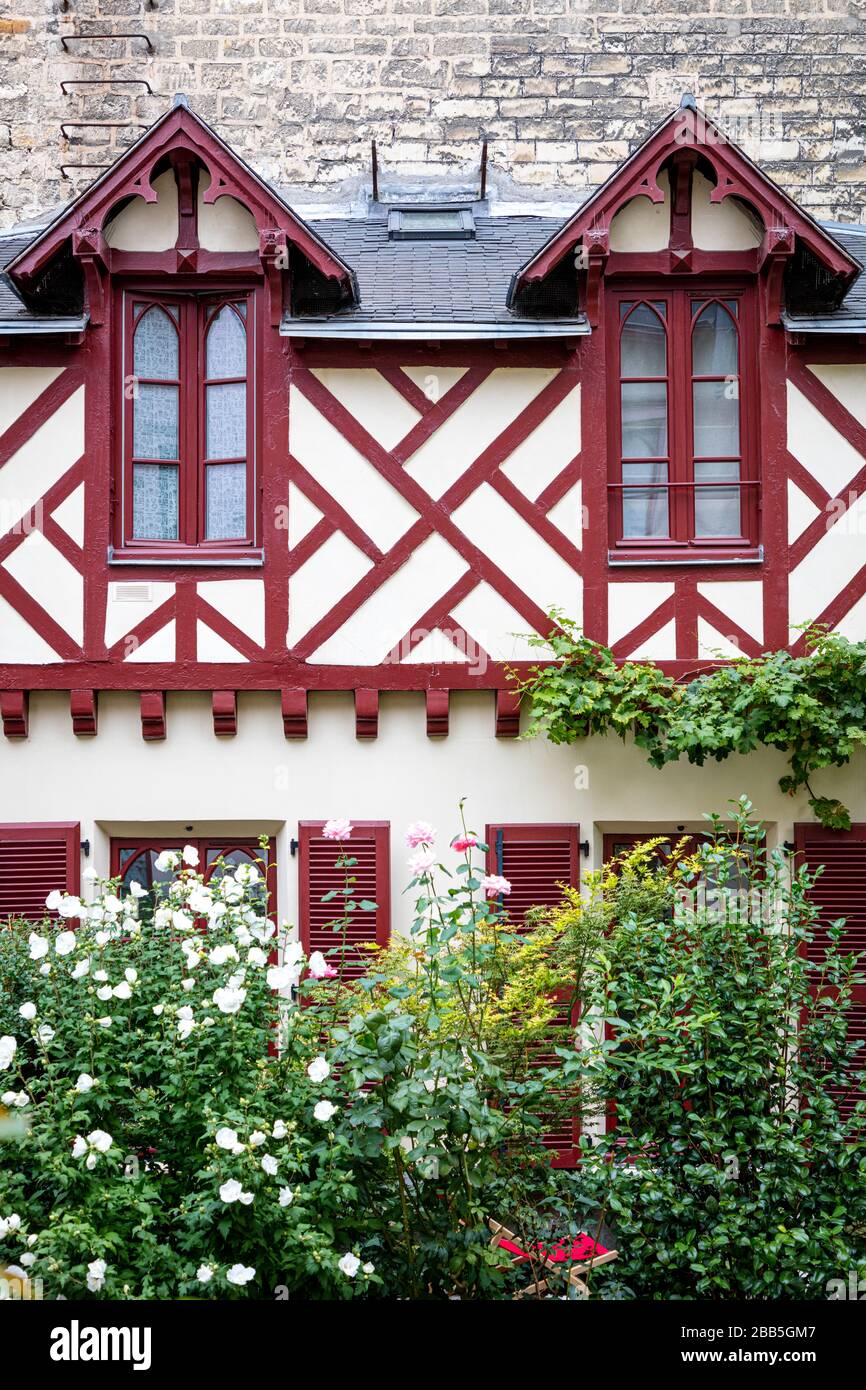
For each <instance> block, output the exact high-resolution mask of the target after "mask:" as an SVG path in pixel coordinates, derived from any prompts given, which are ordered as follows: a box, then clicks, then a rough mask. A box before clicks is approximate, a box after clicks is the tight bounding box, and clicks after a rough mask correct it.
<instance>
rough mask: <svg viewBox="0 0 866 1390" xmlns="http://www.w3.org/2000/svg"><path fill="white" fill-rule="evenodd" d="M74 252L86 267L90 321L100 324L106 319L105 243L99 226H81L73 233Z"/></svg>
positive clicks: (85, 278) (85, 277) (85, 275)
mask: <svg viewBox="0 0 866 1390" xmlns="http://www.w3.org/2000/svg"><path fill="white" fill-rule="evenodd" d="M72 254H73V256H74V257H75V259H76V260H77V261H80V262H81V265H82V267H83V269H84V283H85V286H86V289H87V308H88V311H89V313H90V322H91V323H93V324H100V323H103V322H104V319H105V292H104V275H105V243H104V242H103V240H102V233H101V231H100V230H99V228H98V227H79V228H78V229H77V230H76V231H74V232H73V233H72Z"/></svg>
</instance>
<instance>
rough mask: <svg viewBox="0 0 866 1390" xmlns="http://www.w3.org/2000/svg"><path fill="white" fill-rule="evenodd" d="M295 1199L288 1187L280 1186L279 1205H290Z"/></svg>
mask: <svg viewBox="0 0 866 1390" xmlns="http://www.w3.org/2000/svg"><path fill="white" fill-rule="evenodd" d="M294 1200H295V1194H294V1192H293V1191H292V1189H291V1188H290V1187H281V1188H280V1206H281V1207H290V1206H291V1205H292V1202H293V1201H294Z"/></svg>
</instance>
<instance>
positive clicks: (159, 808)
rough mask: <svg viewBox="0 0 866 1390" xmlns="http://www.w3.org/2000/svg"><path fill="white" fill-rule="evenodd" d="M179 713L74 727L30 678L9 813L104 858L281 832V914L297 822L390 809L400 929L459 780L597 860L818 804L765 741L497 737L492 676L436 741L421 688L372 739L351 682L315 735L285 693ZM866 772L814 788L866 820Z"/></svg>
mask: <svg viewBox="0 0 866 1390" xmlns="http://www.w3.org/2000/svg"><path fill="white" fill-rule="evenodd" d="M167 714H168V737H167V739H166V740H165V742H164V743H144V742H143V740H142V738H141V731H140V723H139V711H138V698H137V696H136V695H134V694H103V695H101V697H100V704H99V733H98V734H97V736H96V737H95V738H89V739H79V738H76V737H75V736H74V734H73V733H72V726H71V720H70V717H69V700H68V696H67V695H62V694H56V693H46V694H34V695H33V696H32V697H31V706H30V738H29V739H28V740H27V741H24V742H15V741H10V740H2V741H0V821H25V822H27V821H33V822H37V821H50V820H80V822H81V835H82V839H89V840H90V841H91V845H92V850H91V858H90V861H89V862H90V863H91V864H93V865H94V866H95V868H96V869H97V870H98V871H99V872H100V873H106V872H107V870H108V864H109V844H110V837H111V835H112V834H134V833H141V834H145V835H157V834H159V833H171V834H180V835H182V834H185V833H188V834H190V835H193V834H194V835H196V836H205V835H208V834H209V833H211V832H214V833H218V834H221V833H223V832H225V831H229V830H230V831H232V832H234V833H236V834H238V835H240V834H248V835H256V834H259V833H261V832H263V831H267V832H269V833H272V834H274V835H276V840H277V859H278V907H279V912H280V914H281V916H283V917H285V918H288V919H289V920H291V921H293V922H296V921H297V866H296V861H294V860H293V859H292V858H291V856H290V854H289V841H290V840H291V839H292V838H294V837H295V836H296V835H297V825H298V821H299V820H316V819H324V818H326V817H329V816H335V815H340V816H342V815H346V816H349V817H353V818H355V819H358V820H374V819H384V820H388V821H390V822H391V826H392V835H391V854H392V919H393V924H394V927H395V929H398V930H400V929H402V930H405V929H406V927H407V925H408V921H409V915H410V911H409V909H410V903H409V900H408V899H407V898H406V897H404V896H403V889H404V887H405V883H406V879H407V873H406V858H407V851H406V850H405V848H404V845H403V831H404V829H405V827H406V825H407V824H408V823H409V822H410V821H411V820H415V819H418V818H423V819H425V820H430V821H432V822H433V824H434V825H435V826H436V827H437V828H438V830H439V832H440V843H441V844H447V842H448V840H449V839H450V838H451V836H452V835H453V834H454V833H455V832H456V830H457V829H458V821H457V811H456V803H457V801H458V799H459V798H460V797H462V796H465V797H466V798H467V814H468V817H469V820H470V822H471V824H472V826H473V827H474V828H475V829H478V830H481V831H483V829H484V826H485V824H486V823H487V822H490V821H506V822H509V821H571V822H573V821H577V822H578V823H579V824H580V827H581V838H587V839H589V841H590V847H591V853H590V857H589V858H588V859H584V860H583V865H584V867H585V868H592V867H594V866H595V867H597V866H598V865H599V863H600V862H601V856H602V836H603V833H604V832H605V831H606V830H629V829H631V830H638V829H653V828H659V829H670V828H672V827H673V828H676V827H678V826H680V825H683V826H685V827H686V829H699V828H700V827H701V825H702V824H703V822H702V813H703V812H704V811H710V810H718V811H720V812H725V810H726V808H727V805H728V802H729V800H730V799H731V798H736V797H738V796H740V795H741V794H742V793H746V794H748V795H749V796H750V797H751V799H752V801H753V802H754V805H755V814H756V815H758V816H760V817H762V818H763V819H765V820H766V822H767V823H768V827H769V836H770V841H771V843H773V844H776V843H779V842H780V841H783V840H785V839H789V838H791V836H792V833H793V823H794V821H795V820H811V819H813V817H812V816H811V814H810V812H809V808H808V805H807V801H806V796H805V795H802V796H799V797H797V798H796V799H794V800H791V799H790V798H787V797H784V796H782V794H781V793H780V792H779V790H778V786H777V780H778V777H779V776H780V775H781V774H782V773H783V772H784V768H785V764H784V760H783V758H782V757H781V756H778V755H774V754H772V753H771V752H769V751H761V752H760V753H756V754H754V755H752V756H751V757H749V758H748V759H746V758H732V759H730V760H729V761H727V762H724V763H719V764H713V765H712V766H711V767H707V768H703V769H701V768H694V767H690V766H689V765H688V764H682V765H677V766H674V767H670V768H667V769H665V770H664V771H661V772H658V771H655V770H654V769H652V768H650V767H648V765H647V764H646V762H645V760H644V758H643V756H642V755H641V754H640V752H639V751H638V750H636V749H634V748H631V747H625V746H624V745H622V744H621V743H620V742H619V741H618V740H617V739H614V738H610V739H595V740H592V741H591V742H589V743H586V744H578V745H575V746H573V747H554V746H553V745H552V744H549V743H547V742H546V741H543V740H536V741H531V742H530V741H526V740H497V739H496V738H495V737H494V736H493V696H492V694H490V693H489V692H483V693H482V692H479V693H467V694H455V695H453V696H452V701H451V732H450V733H449V735H448V736H447V738H444V739H436V740H431V739H428V738H427V737H426V733H425V720H424V702H423V697H422V696H421V695H417V694H395V695H383V697H382V706H381V715H380V723H379V737H378V738H377V739H374V740H370V741H363V742H359V741H358V740H357V739H356V738H355V729H354V714H353V705H352V700H351V697H349V696H347V695H315V694H313V695H311V696H310V724H309V728H310V734H309V738H308V739H307V740H306V741H301V742H287V741H286V740H285V739H284V738H283V733H282V725H281V721H280V711H279V704H278V699H277V696H276V695H275V694H273V693H261V694H246V695H244V694H241V695H240V697H239V702H238V733H237V736H236V737H234V738H216V737H215V736H214V734H213V724H212V719H211V710H210V701H209V698H208V696H207V695H204V694H201V695H199V694H196V695H190V694H175V695H172V694H169V696H168V705H167ZM864 772H866V758H861V759H859V760H858V761H857V762H856V763H855V764H853V765H852V766H851V767H848V768H843V769H841V770H838V771H833V772H832V773H830V772H828V773H825V774H823V775H820V776H818V777H816V778H815V790H816V792H817V793H819V794H832V795H837V796H840V797H841V798H842V799H843V800H844V801H845V802H846V804H847V805H848V806H849V807H850V808H851V810H852V812H853V814H854V817H855V819H857V818H859V819H861V820H864V819H866V776H864ZM190 826H191V827H192V829H191V830H188V829H187V828H188V827H190ZM446 858H447V851H446Z"/></svg>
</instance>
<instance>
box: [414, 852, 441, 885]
mask: <svg viewBox="0 0 866 1390" xmlns="http://www.w3.org/2000/svg"><path fill="white" fill-rule="evenodd" d="M435 864H436V856H435V854H434V853H433V851H432V850H429V849H422V851H421V853H420V854H413V855H412V858H411V859H410V860H409V871H410V873H411V874H412V877H413V878H423V877H424V875H425V874H429V872H430V870H431V869H432V868H434V867H435Z"/></svg>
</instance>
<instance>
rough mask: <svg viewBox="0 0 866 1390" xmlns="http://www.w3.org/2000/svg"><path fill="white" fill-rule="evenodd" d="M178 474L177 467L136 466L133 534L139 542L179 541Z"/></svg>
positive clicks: (140, 464)
mask: <svg viewBox="0 0 866 1390" xmlns="http://www.w3.org/2000/svg"><path fill="white" fill-rule="evenodd" d="M177 472H178V471H177V467H176V465H175V464H165V463H136V464H134V465H133V469H132V534H133V537H134V539H135V540H137V541H176V540H177V510H178V509H177V500H178V499H177V492H178V476H177Z"/></svg>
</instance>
